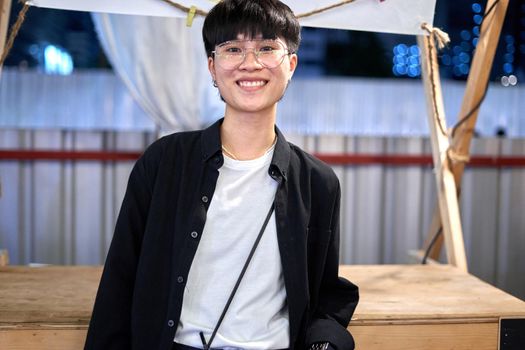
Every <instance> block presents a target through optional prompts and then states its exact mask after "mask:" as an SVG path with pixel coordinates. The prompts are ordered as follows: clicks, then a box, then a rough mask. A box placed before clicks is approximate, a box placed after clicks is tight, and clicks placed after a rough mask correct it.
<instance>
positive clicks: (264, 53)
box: [212, 39, 290, 70]
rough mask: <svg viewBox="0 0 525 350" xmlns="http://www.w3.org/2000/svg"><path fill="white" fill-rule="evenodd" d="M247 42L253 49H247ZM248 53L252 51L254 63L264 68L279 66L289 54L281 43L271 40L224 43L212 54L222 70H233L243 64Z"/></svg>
mask: <svg viewBox="0 0 525 350" xmlns="http://www.w3.org/2000/svg"><path fill="white" fill-rule="evenodd" d="M248 42H254V43H255V47H253V48H247V47H246V43H248ZM249 51H253V53H254V55H255V59H256V61H257V62H259V64H261V65H262V66H263V67H265V68H275V67H278V66H280V65H281V63H283V60H284V57H285V56H287V55H289V54H290V52H289V51H288V49H287V48H286V47H285V46H284V44H283V43H282V42H280V41H279V40H271V39H254V40H231V41H226V42H223V43H222V44H219V45H217V46H216V47H215V51H212V53H213V55H214V57H215V59H216V61H217V64H218V65H219V66H220V67H221V68H222V69H226V70H234V69H237V68H239V66H240V65H241V64H242V63H243V62H244V60H245V59H246V55H247V54H248V52H249Z"/></svg>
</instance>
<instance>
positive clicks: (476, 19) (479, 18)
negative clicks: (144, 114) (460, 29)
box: [472, 15, 483, 24]
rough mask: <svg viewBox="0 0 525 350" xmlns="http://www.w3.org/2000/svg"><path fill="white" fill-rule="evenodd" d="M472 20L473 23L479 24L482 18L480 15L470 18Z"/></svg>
mask: <svg viewBox="0 0 525 350" xmlns="http://www.w3.org/2000/svg"><path fill="white" fill-rule="evenodd" d="M472 19H473V20H474V23H476V24H480V23H481V21H482V20H483V17H482V16H481V15H474V17H472Z"/></svg>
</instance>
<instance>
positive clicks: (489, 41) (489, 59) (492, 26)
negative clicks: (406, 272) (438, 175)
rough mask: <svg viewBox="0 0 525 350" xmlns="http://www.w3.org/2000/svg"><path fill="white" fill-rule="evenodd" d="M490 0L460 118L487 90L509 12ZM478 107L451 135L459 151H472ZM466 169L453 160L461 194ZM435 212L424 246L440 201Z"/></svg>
mask: <svg viewBox="0 0 525 350" xmlns="http://www.w3.org/2000/svg"><path fill="white" fill-rule="evenodd" d="M496 1H498V0H489V1H488V2H487V6H486V8H485V16H486V18H485V20H484V21H483V24H482V26H481V28H480V33H481V35H480V39H479V41H478V44H477V46H476V51H475V53H474V58H473V60H472V65H471V67H470V73H469V76H468V79H467V85H466V88H465V94H464V96H463V102H462V104H461V110H460V113H459V117H458V120H460V119H461V118H463V117H464V116H466V115H467V113H469V112H470V111H471V110H472V109H473V108H474V107H475V106H476V104H477V103H478V102H479V101H480V100H481V98H482V97H483V94H484V93H485V87H486V86H487V83H488V81H489V78H490V71H491V67H492V63H493V61H494V55H495V53H496V48H497V46H498V41H499V37H500V34H501V28H502V27H503V22H504V19H505V14H506V12H507V8H508V4H509V0H499V2H498V3H497V4H496V5H494V4H495V3H496ZM492 6H494V9H493V10H492V11H491V12H490V13H489V14H488V15H487V14H486V12H487V11H488V10H489V9H490V8H491V7H492ZM478 112H479V109H477V110H475V111H474V112H473V113H472V115H471V116H470V118H469V119H468V120H467V121H466V122H465V123H463V124H462V125H461V126H460V127H459V128H458V129H457V130H456V132H455V134H454V135H453V137H452V147H453V149H454V150H455V152H456V153H457V154H460V155H463V156H468V155H469V154H470V143H471V141H472V136H473V131H474V128H475V125H476V121H477V118H478ZM464 170H465V163H464V162H455V163H453V164H452V172H453V174H454V181H455V183H456V188H457V189H458V196H459V194H460V192H461V179H462V177H463V172H464ZM435 208H436V209H435V210H434V215H433V218H432V224H431V226H430V229H429V232H428V234H427V239H426V240H425V246H424V247H423V249H425V250H426V249H427V248H428V245H427V244H428V243H429V242H430V241H431V240H432V237H433V235H434V234H435V232H437V230H438V229H439V227H441V223H442V220H441V216H440V213H439V204H438V203H436V204H435ZM441 246H442V244H440V242H437V243H436V246H435V247H434V248H432V253H431V255H430V256H431V257H432V258H434V259H435V258H436V256H439V253H440V251H441Z"/></svg>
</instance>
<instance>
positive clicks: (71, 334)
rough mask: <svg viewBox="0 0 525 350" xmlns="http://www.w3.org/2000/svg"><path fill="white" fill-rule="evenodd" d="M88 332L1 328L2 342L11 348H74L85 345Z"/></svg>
mask: <svg viewBox="0 0 525 350" xmlns="http://www.w3.org/2000/svg"><path fill="white" fill-rule="evenodd" d="M86 334H87V329H63V328H62V329H32V330H28V329H25V330H10V331H8V330H2V329H0V344H5V345H6V346H7V345H8V347H6V348H5V349H9V350H28V349H39V350H74V349H82V348H83V347H84V342H85V339H86Z"/></svg>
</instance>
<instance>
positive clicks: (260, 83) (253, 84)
mask: <svg viewBox="0 0 525 350" xmlns="http://www.w3.org/2000/svg"><path fill="white" fill-rule="evenodd" d="M264 84H266V83H265V82H264V81H262V80H261V81H240V82H239V85H240V86H242V87H256V86H263V85H264Z"/></svg>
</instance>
